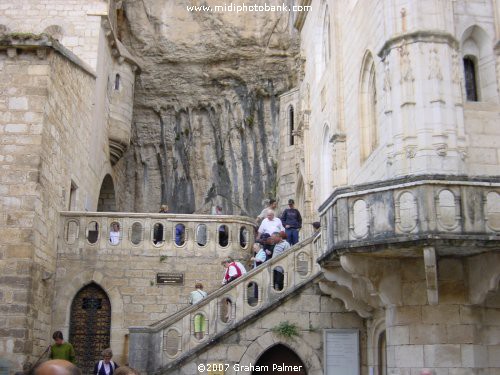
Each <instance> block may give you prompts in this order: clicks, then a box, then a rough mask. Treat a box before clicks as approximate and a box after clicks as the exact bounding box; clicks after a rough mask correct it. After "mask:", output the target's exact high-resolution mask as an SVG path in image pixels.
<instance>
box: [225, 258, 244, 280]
mask: <svg viewBox="0 0 500 375" xmlns="http://www.w3.org/2000/svg"><path fill="white" fill-rule="evenodd" d="M222 265H223V266H224V268H225V270H224V278H223V279H222V285H226V284H228V283H230V282H231V281H233V280H236V279H237V278H238V277H240V276H242V275H244V274H246V273H247V270H246V269H245V267H244V266H243V264H241V263H240V262H237V261H234V260H233V259H232V258H230V257H228V258H227V259H224V260H223V261H222Z"/></svg>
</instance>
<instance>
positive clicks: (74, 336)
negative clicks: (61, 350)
mask: <svg viewBox="0 0 500 375" xmlns="http://www.w3.org/2000/svg"><path fill="white" fill-rule="evenodd" d="M110 339H111V303H110V301H109V298H108V295H107V294H106V292H105V291H104V290H103V289H102V288H101V287H100V286H99V285H97V284H96V283H94V282H92V283H90V284H88V285H86V286H84V287H83V288H82V289H80V290H79V291H78V293H77V294H76V296H75V298H73V302H72V303H71V313H70V328H69V342H71V343H72V344H73V347H74V348H75V354H76V364H77V365H78V367H80V368H81V369H82V372H83V373H84V374H90V373H92V370H93V368H94V364H95V363H96V362H97V361H98V360H99V359H100V358H101V352H102V351H103V350H104V349H106V348H109V346H110Z"/></svg>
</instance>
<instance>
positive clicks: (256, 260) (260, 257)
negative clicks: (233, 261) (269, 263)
mask: <svg viewBox="0 0 500 375" xmlns="http://www.w3.org/2000/svg"><path fill="white" fill-rule="evenodd" d="M253 252H254V256H253V257H251V258H250V260H251V261H252V262H253V268H257V267H258V266H260V265H261V264H262V263H264V262H265V261H266V260H267V254H266V250H264V247H261V246H260V244H258V243H255V244H254V245H253Z"/></svg>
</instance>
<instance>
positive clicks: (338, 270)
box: [322, 266, 380, 308]
mask: <svg viewBox="0 0 500 375" xmlns="http://www.w3.org/2000/svg"><path fill="white" fill-rule="evenodd" d="M322 271H323V275H324V276H325V278H326V279H327V280H328V281H332V282H335V283H337V284H339V285H341V286H343V287H346V288H348V289H349V290H350V291H351V293H352V296H353V297H354V298H356V299H359V300H361V301H363V302H364V303H366V304H367V305H369V306H371V307H373V308H378V307H380V299H379V298H378V297H377V295H376V293H374V291H373V290H369V289H368V287H369V286H368V285H367V284H366V283H365V282H363V281H362V280H361V279H353V277H352V275H351V274H349V273H348V272H346V271H345V270H344V269H343V268H342V267H340V266H338V267H328V268H326V267H323V268H322ZM370 286H371V285H370Z"/></svg>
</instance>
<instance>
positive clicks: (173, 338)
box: [163, 329, 181, 357]
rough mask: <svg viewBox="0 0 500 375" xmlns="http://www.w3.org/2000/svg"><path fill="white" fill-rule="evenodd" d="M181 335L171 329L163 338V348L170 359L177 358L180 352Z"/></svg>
mask: <svg viewBox="0 0 500 375" xmlns="http://www.w3.org/2000/svg"><path fill="white" fill-rule="evenodd" d="M180 336H181V335H180V333H179V332H177V330H175V329H169V330H168V331H167V332H166V333H165V334H164V336H163V339H164V342H163V348H164V350H165V351H166V352H167V355H168V356H170V357H175V356H176V355H177V354H178V353H179V352H180V343H181V339H180Z"/></svg>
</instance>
